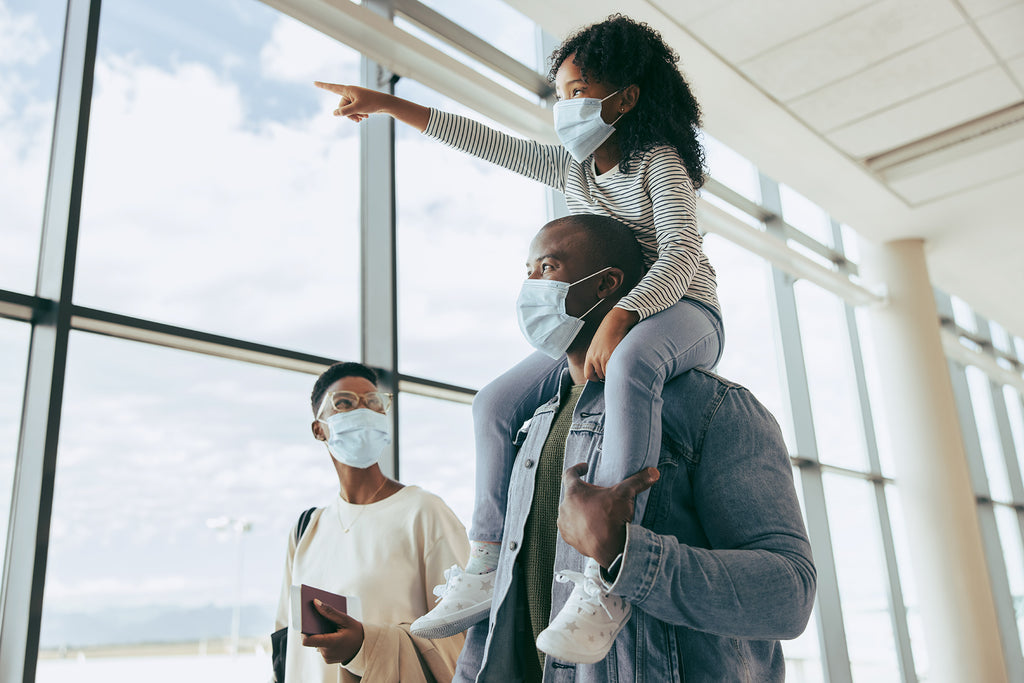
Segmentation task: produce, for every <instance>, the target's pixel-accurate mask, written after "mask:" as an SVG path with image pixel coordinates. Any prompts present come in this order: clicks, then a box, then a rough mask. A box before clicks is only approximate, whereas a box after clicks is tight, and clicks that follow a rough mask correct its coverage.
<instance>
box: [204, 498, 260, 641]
mask: <svg viewBox="0 0 1024 683" xmlns="http://www.w3.org/2000/svg"><path fill="white" fill-rule="evenodd" d="M206 526H207V527H209V528H210V529H216V530H217V531H220V532H227V531H229V530H231V531H234V532H235V548H236V551H237V552H236V558H237V564H236V567H235V607H234V610H233V611H232V614H231V645H230V652H231V656H232V657H234V656H237V655H238V635H239V630H240V629H241V622H242V566H243V552H242V550H243V546H242V537H243V536H244V535H245V534H246V533H247V532H249V531H250V530H251V529H252V523H251V522H250V521H249V520H247V519H245V518H244V517H227V516H224V517H213V518H211V519H208V520H206Z"/></svg>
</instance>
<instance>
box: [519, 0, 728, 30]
mask: <svg viewBox="0 0 1024 683" xmlns="http://www.w3.org/2000/svg"><path fill="white" fill-rule="evenodd" d="M554 1H557V0H554ZM738 1H739V0H718V1H717V2H679V1H678V0H649V3H650V5H651V6H652V7H655V8H657V9H659V10H661V11H662V12H664V13H665V15H666V16H670V17H672V18H673V19H675V20H676V21H677V22H678V23H679V24H680V25H685V24H689V23H690V22H693V21H696V20H697V19H700V18H701V17H704V16H707V15H708V14H714V13H715V12H718V11H719V10H721V9H723V8H724V7H726V6H728V5H731V4H733V3H735V2H738ZM509 4H511V5H516V4H518V3H516V2H515V0H511V1H510V2H509ZM620 11H621V12H622V13H623V14H625V15H627V16H631V17H633V18H634V19H637V18H638V17H637V15H636V14H635V13H631V12H630V11H629V10H628V9H626V8H623V9H622V10H620ZM597 21H600V19H597ZM655 28H658V29H661V28H663V27H659V26H655Z"/></svg>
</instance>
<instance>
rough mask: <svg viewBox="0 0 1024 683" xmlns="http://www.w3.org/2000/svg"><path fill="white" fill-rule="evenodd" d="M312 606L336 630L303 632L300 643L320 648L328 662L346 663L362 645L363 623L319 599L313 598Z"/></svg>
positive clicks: (322, 655) (321, 653)
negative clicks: (313, 634) (329, 621)
mask: <svg viewBox="0 0 1024 683" xmlns="http://www.w3.org/2000/svg"><path fill="white" fill-rule="evenodd" d="M313 606H314V607H316V610H317V611H318V612H320V614H322V615H324V616H325V617H327V618H328V619H330V620H331V621H332V622H334V623H335V624H337V625H338V630H337V631H335V632H334V633H323V634H321V635H315V636H307V635H305V634H303V636H302V644H303V645H304V646H306V647H315V648H316V649H318V650H320V656H321V657H323V658H324V661H325V662H327V663H328V664H347V663H348V662H350V661H352V658H353V657H355V656H356V653H357V652H359V648H361V647H362V646H363V625H362V624H361V623H359V622H358V621H356V620H355V619H353V618H352V617H350V616H349V615H347V614H345V613H344V612H339V611H338V610H336V609H334V608H333V607H331V606H329V605H325V604H324V603H322V602H320V601H319V600H313Z"/></svg>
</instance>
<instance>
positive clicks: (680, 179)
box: [317, 15, 723, 661]
mask: <svg viewBox="0 0 1024 683" xmlns="http://www.w3.org/2000/svg"><path fill="white" fill-rule="evenodd" d="M678 59H679V58H678V56H677V55H676V54H675V52H674V51H673V50H672V49H671V48H669V47H668V46H667V45H665V43H664V41H663V40H662V39H661V36H660V34H659V33H658V32H657V31H655V30H654V29H652V28H651V27H650V26H648V25H646V24H643V23H637V22H634V21H632V20H631V19H629V18H627V17H623V16H621V15H613V16H611V17H609V18H608V19H607V20H605V21H603V22H600V23H597V24H594V25H591V26H588V27H586V28H584V29H581V30H580V31H578V32H577V33H575V34H574V35H572V36H570V37H569V38H568V39H567V40H566V41H565V42H564V43H563V44H562V45H561V46H560V47H558V48H557V49H556V50H555V51H554V53H553V54H552V57H551V61H552V66H551V71H550V73H549V78H551V79H553V80H554V83H555V88H556V94H557V97H558V102H557V103H556V104H555V107H554V120H555V129H556V132H557V134H558V137H559V139H560V140H561V141H562V145H560V146H559V145H541V144H538V143H536V142H533V141H529V140H523V139H520V138H516V137H513V136H509V135H505V134H503V133H499V132H497V131H495V130H492V129H490V128H488V127H486V126H484V125H482V124H480V123H477V122H475V121H472V120H469V119H466V118H463V117H460V116H455V115H452V114H447V113H445V112H441V111H437V110H433V109H428V108H426V107H422V106H420V105H418V104H414V103H412V102H409V101H406V100H402V99H399V98H397V97H394V96H392V95H387V94H383V93H379V92H376V91H372V90H367V89H363V88H356V87H351V86H344V85H334V84H327V83H319V82H318V83H317V85H318V86H320V87H322V88H325V89H327V90H330V91H331V92H334V93H336V94H338V95H340V96H341V101H340V103H339V107H338V109H337V110H335V112H334V114H335V115H336V116H345V117H348V118H349V119H351V120H353V121H361V120H363V119H364V118H366V116H367V115H369V114H371V113H384V114H389V115H391V116H393V117H395V118H396V119H398V120H400V121H403V122H405V123H407V124H409V125H411V126H413V127H415V128H416V129H418V130H420V131H422V132H423V133H424V134H426V135H428V136H430V137H433V138H435V139H437V140H439V141H441V142H443V143H445V144H447V145H450V146H452V147H455V148H457V149H460V150H462V151H464V152H467V153H469V154H472V155H474V156H477V157H479V158H482V159H486V160H488V161H491V162H493V163H495V164H498V165H500V166H503V167H505V168H507V169H509V170H511V171H514V172H516V173H519V174H522V175H525V176H527V177H530V178H533V179H534V180H537V181H540V182H542V183H545V184H547V185H549V186H551V187H554V188H556V189H558V190H560V191H562V192H563V193H564V194H565V199H566V204H567V205H568V208H569V211H570V213H574V214H575V213H595V214H603V215H608V216H611V217H613V218H616V219H618V220H619V221H621V222H623V223H625V224H626V225H628V226H629V227H630V228H632V230H633V232H634V234H635V236H636V239H637V241H638V242H639V243H640V245H641V248H642V251H643V254H644V259H645V264H646V266H647V267H648V271H647V273H646V274H645V275H644V277H643V278H642V279H641V281H640V282H639V283H638V284H637V285H636V287H634V288H633V290H632V291H631V292H630V293H629V294H627V295H626V296H625V297H624V298H623V299H621V301H620V302H619V303H618V304H617V305H616V307H615V308H614V309H612V311H611V313H609V314H608V315H607V316H606V317H605V319H604V320H603V321H602V323H601V325H600V326H599V328H598V330H597V332H596V334H595V336H594V339H593V342H592V344H591V346H590V351H589V352H588V355H587V362H586V369H587V378H588V379H589V380H603V381H604V383H605V388H604V392H605V403H606V405H607V414H606V416H605V422H604V447H603V454H602V459H601V463H600V467H599V468H598V469H597V471H596V472H595V473H594V475H593V483H595V484H598V485H601V486H611V485H613V484H615V483H618V482H619V481H621V480H622V479H624V478H626V477H627V476H629V475H631V474H634V473H635V472H637V471H639V470H640V469H642V468H644V467H648V466H656V465H657V464H658V456H659V452H660V448H661V390H662V387H663V386H664V384H665V382H666V381H668V380H669V379H671V378H673V377H675V376H677V375H679V374H681V373H683V372H685V371H687V370H690V369H692V368H694V367H704V368H711V367H713V366H714V365H715V364H716V363H717V362H718V358H719V357H720V355H721V348H722V335H723V332H722V323H721V313H720V309H719V305H718V298H717V295H716V284H715V271H714V269H713V268H712V267H711V264H710V263H709V262H708V259H707V257H706V256H705V255H704V252H703V251H702V248H701V245H702V239H701V235H700V233H699V232H698V231H697V224H696V216H695V208H696V196H695V194H694V190H695V189H697V188H699V187H700V186H701V184H702V183H703V162H704V154H703V150H702V148H701V146H700V142H699V139H698V136H699V126H700V108H699V106H698V104H697V102H696V100H695V99H694V97H693V94H692V93H691V92H690V88H689V86H688V85H687V83H686V80H685V79H684V78H683V76H682V74H681V73H680V72H679V70H678V68H677V67H676V62H677V61H678ZM569 341H571V340H569ZM543 351H544V352H541V351H538V352H537V353H534V354H533V355H532V356H530V357H529V358H527V359H526V360H524V361H522V362H521V363H519V364H518V365H517V366H515V367H514V368H512V369H511V370H509V371H508V372H506V373H505V374H504V375H502V376H501V377H499V378H498V379H496V380H495V381H493V382H491V383H490V384H489V385H487V386H486V387H484V388H483V389H482V390H481V391H480V392H479V394H478V395H477V397H476V399H475V400H474V402H473V420H474V430H475V437H476V458H477V482H476V501H475V507H474V512H473V524H472V531H471V534H470V537H471V539H472V547H473V549H472V552H471V556H470V561H469V563H468V564H467V567H466V570H465V573H460V572H458V570H457V568H456V569H455V570H453V571H452V576H451V577H450V579H449V582H448V585H447V586H445V587H439V589H440V590H439V591H437V592H439V593H440V594H441V595H442V596H443V598H442V600H441V601H440V603H439V604H438V605H437V607H435V608H434V610H432V611H431V612H430V613H429V614H427V615H426V616H424V617H422V618H421V619H420V620H418V621H417V623H416V624H414V626H413V631H414V633H417V634H423V635H425V636H428V637H440V636H443V635H448V634H451V633H455V632H458V631H461V630H464V629H466V628H468V627H469V626H471V625H472V624H473V623H476V622H477V621H479V620H480V619H481V618H483V617H484V616H485V615H486V614H487V612H488V610H489V609H490V601H491V594H492V588H493V576H494V575H493V570H494V568H495V566H496V564H497V557H498V551H499V548H500V545H499V544H500V542H501V538H502V527H503V523H504V514H505V502H506V496H507V487H508V481H509V477H510V473H511V468H512V464H513V461H514V459H515V453H516V449H515V446H514V444H513V439H514V436H515V434H516V431H517V430H518V429H519V427H520V426H521V425H522V424H523V422H525V421H526V420H527V419H529V418H530V416H531V415H532V414H533V412H534V410H536V409H537V408H538V407H539V406H540V405H541V404H543V403H544V402H546V401H547V400H548V399H549V398H550V397H551V396H553V395H555V393H557V392H558V390H559V376H560V373H561V369H562V368H563V367H564V364H565V358H564V351H565V349H564V348H563V349H560V350H559V349H551V348H544V349H543ZM613 352H614V353H613ZM553 356H557V357H553ZM567 464H572V463H567ZM646 500H647V494H646V492H645V493H643V494H641V495H640V496H639V497H638V499H637V501H636V512H635V517H634V519H635V520H636V521H639V520H641V519H642V517H643V511H644V508H645V505H646ZM588 562H593V560H588ZM548 609H550V608H548ZM598 611H599V612H600V611H601V610H598ZM609 618H610V617H609ZM545 621H546V620H545ZM615 621H618V620H615ZM624 621H625V620H624V619H623V620H622V622H621V623H611V624H609V628H608V629H601V630H604V631H605V632H606V633H607V634H608V635H607V636H605V637H603V638H602V639H603V640H606V641H607V643H606V644H602V645H601V647H604V651H605V652H606V651H607V649H608V648H610V646H611V643H612V642H613V641H614V639H615V634H617V632H618V629H619V628H621V626H622V623H624ZM550 630H551V629H550V628H549V629H548V631H550ZM535 635H536V634H535ZM594 635H596V633H595V634H594ZM578 637H579V634H576V638H577V639H578ZM547 640H548V641H551V640H552V639H551V638H547ZM542 649H545V651H547V652H548V653H549V654H552V655H554V656H556V657H558V658H559V659H569V660H572V659H573V657H574V656H576V655H574V654H573V653H572V652H569V651H568V650H565V649H564V648H563V649H562V650H559V651H557V652H551V650H550V649H546V648H542ZM551 649H556V650H557V649H558V648H551ZM602 656H603V655H602ZM598 659H600V657H598ZM576 661H580V660H579V659H577V660H576ZM595 661H596V660H595Z"/></svg>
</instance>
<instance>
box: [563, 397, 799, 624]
mask: <svg viewBox="0 0 1024 683" xmlns="http://www.w3.org/2000/svg"><path fill="white" fill-rule="evenodd" d="M680 469H682V465H680ZM641 475H643V473H641V474H640V475H635V476H637V477H639V476H641ZM685 475H686V473H685V471H683V472H679V471H678V469H677V470H675V471H672V470H669V471H666V472H665V473H664V474H663V477H664V481H663V482H662V484H661V486H662V487H668V488H666V489H664V490H663V491H662V493H661V495H667V496H671V495H673V491H672V487H673V486H681V485H683V483H682V478H683V477H685ZM677 476H678V477H680V479H678V480H677V479H676V477H677ZM630 479H633V478H632V477H631V478H630ZM626 481H627V482H629V481H630V480H626ZM677 482H678V483H677ZM588 486H589V485H588ZM692 487H693V495H694V505H695V507H696V514H697V517H698V519H699V521H700V523H701V526H702V528H703V531H704V533H705V535H706V537H707V539H708V542H709V545H710V546H711V547H710V548H700V547H694V546H691V545H687V544H685V543H681V542H680V541H679V540H678V539H677V538H676V537H675V536H673V535H671V534H656V533H654V532H652V531H650V530H649V529H645V528H643V527H641V526H638V525H629V526H628V529H627V533H626V539H625V542H624V545H623V546H621V550H622V558H621V560H620V561H619V562H618V563H617V566H616V567H614V569H616V570H617V571H616V573H615V577H614V582H613V583H612V584H611V588H610V590H611V592H612V593H615V594H617V595H620V596H622V597H623V598H625V599H626V600H628V601H630V602H631V603H633V604H634V605H636V606H637V607H638V608H640V609H642V610H644V611H645V612H647V613H648V614H650V615H652V616H654V617H656V618H657V619H660V620H662V621H665V622H668V623H671V624H678V625H680V626H686V627H688V628H692V629H695V630H698V631H704V632H707V633H713V634H716V635H721V636H728V637H735V638H760V639H786V638H794V637H796V636H797V635H799V634H800V633H801V632H803V629H804V627H805V626H806V623H807V619H808V618H809V616H810V613H811V608H812V606H813V600H814V591H815V571H814V564H813V562H812V560H811V550H810V544H809V542H808V540H807V534H806V531H805V529H804V525H803V519H802V517H801V515H800V507H799V503H798V501H797V498H796V491H795V489H794V487H793V476H792V469H791V466H790V463H789V456H788V454H787V452H786V449H785V445H784V444H783V441H782V435H781V432H780V431H779V429H778V426H777V424H776V423H775V420H774V419H773V418H772V417H771V414H770V413H769V412H768V411H767V410H766V409H765V408H764V407H763V406H762V405H761V404H760V403H758V402H757V401H756V400H754V399H753V397H752V396H751V395H750V393H749V392H747V391H746V390H743V389H735V388H734V389H730V390H729V391H728V392H727V393H726V395H725V397H724V398H723V400H722V405H721V406H719V409H718V410H717V411H716V412H715V418H714V419H713V420H712V422H711V424H710V425H709V427H708V429H707V432H706V437H705V439H704V445H703V448H702V449H701V461H700V463H699V464H698V465H697V467H696V469H695V472H694V473H693V483H692ZM596 488H598V487H590V488H589V489H580V490H578V491H577V492H576V493H573V492H572V491H570V489H569V487H567V488H566V495H565V500H564V502H563V509H562V511H560V516H561V514H566V515H570V516H573V515H577V514H583V511H584V510H586V513H585V514H587V515H589V516H590V518H591V519H590V520H589V521H588V522H587V523H586V525H585V528H587V529H589V531H588V533H589V534H590V535H591V537H593V536H597V537H601V536H606V537H607V538H608V539H609V544H611V542H612V540H613V539H614V538H615V534H614V533H613V532H612V531H611V529H610V528H611V527H613V526H614V525H615V524H617V523H620V522H618V518H616V519H615V520H613V519H612V518H611V517H610V516H609V515H611V514H612V512H613V511H614V509H615V506H614V505H611V504H609V505H608V506H607V507H606V508H605V509H606V510H608V512H604V513H601V512H597V513H595V510H600V509H601V507H600V506H599V505H595V504H594V500H587V501H585V502H586V505H580V500H579V499H578V494H579V492H580V491H585V492H586V493H587V494H588V495H590V496H591V497H592V496H593V495H594V493H595V492H594V490H593V489H596ZM614 488H615V487H613V488H612V489H605V491H607V492H609V493H608V495H609V496H611V495H612V493H613V491H614ZM641 488H642V487H641ZM615 495H617V496H621V492H615ZM601 519H604V520H605V521H607V524H608V526H609V531H608V533H607V534H602V533H601V532H600V531H598V532H596V533H595V531H594V529H595V528H596V527H597V526H599V520H601ZM595 520H598V521H595ZM565 526H568V525H567V524H563V523H562V522H561V520H560V524H559V528H560V529H563V527H565ZM581 526H582V525H581ZM563 537H565V538H566V541H567V542H569V543H570V545H573V546H574V547H576V546H577V544H579V545H581V546H584V547H586V545H587V543H588V542H584V541H583V540H582V539H581V537H576V538H575V539H570V537H568V536H566V534H565V532H564V530H563ZM574 540H575V542H574ZM589 543H591V544H592V541H590V542H589ZM577 549H578V550H580V551H581V552H584V550H583V549H581V548H580V547H577ZM618 549H619V548H616V547H613V546H612V545H609V546H608V547H606V548H604V549H600V548H599V549H596V552H597V553H600V554H594V551H595V549H594V548H588V550H590V551H591V555H592V556H594V557H596V558H597V559H598V560H599V561H602V555H603V557H604V561H609V558H610V557H614V556H615V554H614V553H615V551H616V550H618Z"/></svg>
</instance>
